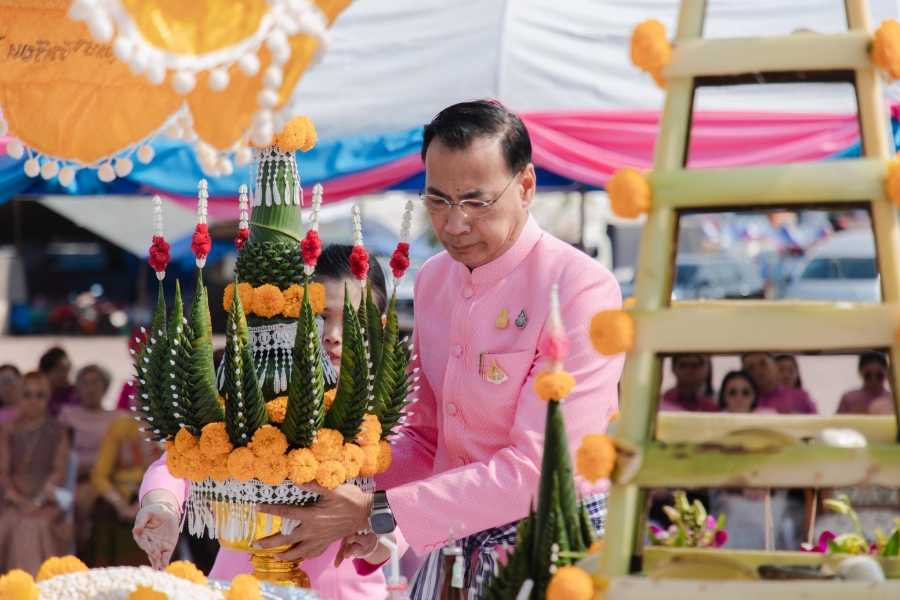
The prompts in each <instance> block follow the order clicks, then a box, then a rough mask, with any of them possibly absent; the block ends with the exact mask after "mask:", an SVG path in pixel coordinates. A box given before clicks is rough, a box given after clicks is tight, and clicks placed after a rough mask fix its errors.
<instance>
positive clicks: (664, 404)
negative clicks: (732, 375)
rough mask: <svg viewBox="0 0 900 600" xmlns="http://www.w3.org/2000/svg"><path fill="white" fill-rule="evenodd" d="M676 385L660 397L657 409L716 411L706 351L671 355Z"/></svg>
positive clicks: (710, 369)
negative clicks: (703, 352)
mask: <svg viewBox="0 0 900 600" xmlns="http://www.w3.org/2000/svg"><path fill="white" fill-rule="evenodd" d="M672 373H674V375H675V381H676V385H675V387H673V388H672V389H670V390H666V392H665V393H664V394H663V396H662V400H661V401H660V403H659V410H661V411H667V412H716V411H718V410H719V405H718V404H717V403H716V399H715V396H714V395H713V390H712V366H711V365H710V361H709V357H708V356H707V355H705V354H677V355H675V356H673V357H672Z"/></svg>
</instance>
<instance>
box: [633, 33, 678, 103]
mask: <svg viewBox="0 0 900 600" xmlns="http://www.w3.org/2000/svg"><path fill="white" fill-rule="evenodd" d="M670 60H672V44H671V43H670V42H669V40H668V39H667V38H666V28H665V26H664V25H663V24H662V23H660V22H659V21H657V20H656V19H650V20H648V21H644V22H643V23H641V24H640V25H638V26H637V27H635V28H634V32H633V33H632V34H631V62H633V63H634V65H635V66H636V67H637V68H639V69H640V70H642V71H644V72H645V73H649V74H650V75H652V76H653V79H654V80H655V81H656V84H657V85H658V86H659V87H661V88H665V87H666V80H665V79H663V77H662V74H661V71H662V69H663V67H665V66H666V65H667V64H669V61H670Z"/></svg>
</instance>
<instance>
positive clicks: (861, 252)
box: [807, 229, 875, 261]
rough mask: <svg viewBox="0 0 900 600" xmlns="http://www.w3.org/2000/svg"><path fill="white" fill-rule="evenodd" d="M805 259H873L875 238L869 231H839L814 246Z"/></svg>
mask: <svg viewBox="0 0 900 600" xmlns="http://www.w3.org/2000/svg"><path fill="white" fill-rule="evenodd" d="M807 258H808V260H810V261H811V260H814V259H816V258H875V236H874V235H873V234H872V230H871V229H852V230H848V231H839V232H837V233H835V234H834V235H832V236H830V237H828V238H826V239H824V240H822V241H821V242H819V243H817V244H816V245H814V246H813V247H812V248H811V249H810V250H809V252H808V253H807Z"/></svg>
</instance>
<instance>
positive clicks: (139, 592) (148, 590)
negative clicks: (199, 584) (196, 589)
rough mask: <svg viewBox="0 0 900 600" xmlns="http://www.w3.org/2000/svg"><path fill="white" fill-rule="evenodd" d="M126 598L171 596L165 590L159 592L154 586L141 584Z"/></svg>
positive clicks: (139, 599)
mask: <svg viewBox="0 0 900 600" xmlns="http://www.w3.org/2000/svg"><path fill="white" fill-rule="evenodd" d="M204 585H206V584H204ZM125 600H169V597H168V596H167V595H166V594H164V593H163V592H157V591H156V590H154V589H153V588H152V587H147V586H144V585H139V586H137V589H136V590H134V591H133V592H131V593H130V594H128V597H127V598H126V599H125Z"/></svg>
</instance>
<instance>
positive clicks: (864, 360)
mask: <svg viewBox="0 0 900 600" xmlns="http://www.w3.org/2000/svg"><path fill="white" fill-rule="evenodd" d="M869 363H875V364H877V365H881V366H882V367H884V368H885V369H887V366H888V364H887V358H886V357H885V355H884V353H882V352H863V353H862V354H861V355H860V357H859V370H860V371H862V369H863V367H864V366H866V365H867V364H869Z"/></svg>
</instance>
